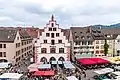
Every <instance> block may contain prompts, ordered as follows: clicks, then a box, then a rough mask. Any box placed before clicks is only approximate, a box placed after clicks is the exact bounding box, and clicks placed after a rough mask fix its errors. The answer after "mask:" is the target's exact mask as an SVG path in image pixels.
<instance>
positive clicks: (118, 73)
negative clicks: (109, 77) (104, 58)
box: [112, 71, 120, 76]
mask: <svg viewBox="0 0 120 80" xmlns="http://www.w3.org/2000/svg"><path fill="white" fill-rule="evenodd" d="M112 74H115V75H117V76H120V71H115V72H112Z"/></svg>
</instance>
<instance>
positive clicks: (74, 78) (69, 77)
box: [66, 76, 78, 80]
mask: <svg viewBox="0 0 120 80" xmlns="http://www.w3.org/2000/svg"><path fill="white" fill-rule="evenodd" d="M66 78H67V79H68V80H78V79H77V78H76V77H75V76H68V77H66Z"/></svg>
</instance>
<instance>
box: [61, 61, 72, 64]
mask: <svg viewBox="0 0 120 80" xmlns="http://www.w3.org/2000/svg"><path fill="white" fill-rule="evenodd" d="M63 64H71V62H70V61H63Z"/></svg>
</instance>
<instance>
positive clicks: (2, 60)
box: [0, 59, 8, 62]
mask: <svg viewBox="0 0 120 80" xmlns="http://www.w3.org/2000/svg"><path fill="white" fill-rule="evenodd" d="M0 62H8V60H6V59H0Z"/></svg>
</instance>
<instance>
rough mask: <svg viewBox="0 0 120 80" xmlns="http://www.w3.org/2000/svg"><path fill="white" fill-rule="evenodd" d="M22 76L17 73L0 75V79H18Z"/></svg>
mask: <svg viewBox="0 0 120 80" xmlns="http://www.w3.org/2000/svg"><path fill="white" fill-rule="evenodd" d="M22 75H23V74H18V73H4V74H2V75H0V78H9V79H20V77H21V76H22Z"/></svg>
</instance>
